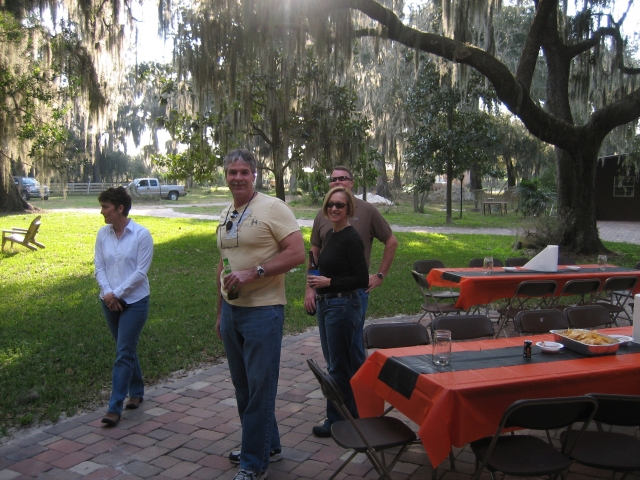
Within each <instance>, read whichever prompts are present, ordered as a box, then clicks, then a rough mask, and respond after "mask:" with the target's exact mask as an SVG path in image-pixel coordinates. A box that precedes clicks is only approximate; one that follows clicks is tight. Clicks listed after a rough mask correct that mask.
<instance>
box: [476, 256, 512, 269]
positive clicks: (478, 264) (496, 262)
mask: <svg viewBox="0 0 640 480" xmlns="http://www.w3.org/2000/svg"><path fill="white" fill-rule="evenodd" d="M483 266H484V257H483V258H472V259H471V260H469V267H471V268H482V267H483ZM493 266H494V267H504V264H503V263H502V260H500V259H499V258H496V257H493Z"/></svg>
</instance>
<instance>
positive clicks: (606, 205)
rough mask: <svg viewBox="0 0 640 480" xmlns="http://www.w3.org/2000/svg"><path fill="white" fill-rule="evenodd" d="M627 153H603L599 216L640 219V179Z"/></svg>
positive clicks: (597, 193)
mask: <svg viewBox="0 0 640 480" xmlns="http://www.w3.org/2000/svg"><path fill="white" fill-rule="evenodd" d="M625 157H626V155H625V154H621V155H610V156H608V157H600V158H599V159H598V166H597V170H596V189H595V192H594V193H595V199H596V220H616V221H624V222H640V181H639V178H638V175H637V173H636V169H635V168H634V166H633V165H631V166H629V165H625V164H624V159H625Z"/></svg>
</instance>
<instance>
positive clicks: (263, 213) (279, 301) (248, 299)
mask: <svg viewBox="0 0 640 480" xmlns="http://www.w3.org/2000/svg"><path fill="white" fill-rule="evenodd" d="M245 207H246V210H245ZM233 210H234V207H233V204H232V205H230V206H229V207H228V208H226V209H224V210H223V211H222V214H221V215H220V223H219V225H218V229H217V233H218V234H217V245H218V249H219V250H220V255H221V257H222V258H225V257H226V258H228V259H229V264H230V266H231V270H234V271H237V270H245V269H247V268H254V269H255V268H256V267H257V266H258V265H263V264H265V263H267V262H268V261H269V260H271V259H272V258H273V257H275V256H276V255H277V254H278V253H280V251H281V248H280V242H281V241H282V240H284V239H285V238H286V237H288V236H289V235H291V234H292V233H293V232H297V231H299V230H300V226H299V225H298V222H297V221H296V217H295V215H294V214H293V212H292V211H291V209H290V208H289V206H288V205H287V204H286V203H284V202H283V201H282V200H280V199H278V198H273V197H269V196H267V195H264V194H262V193H256V195H255V197H253V200H251V201H250V202H249V203H248V204H247V205H241V206H239V207H238V208H237V209H236V210H237V212H238V215H237V216H236V218H235V219H232V218H231V217H230V216H229V213H230V212H232V211H233ZM225 220H226V221H227V222H229V221H231V222H233V226H232V228H231V229H230V230H227V229H226V226H225V225H224V222H225ZM238 223H239V225H238ZM224 275H225V273H224V271H223V272H222V274H221V276H220V281H222V279H223V278H224ZM238 293H239V295H240V296H239V297H238V298H237V299H236V300H229V299H228V298H227V292H226V291H225V290H224V288H223V289H222V295H223V296H224V298H225V300H226V301H227V302H229V303H230V304H231V305H236V306H240V307H261V306H266V305H284V304H286V303H287V299H286V297H285V291H284V274H281V275H276V276H272V277H264V278H261V279H258V280H256V281H254V282H251V283H249V284H247V285H243V286H242V287H240V290H239V292H238Z"/></svg>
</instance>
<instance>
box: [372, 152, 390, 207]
mask: <svg viewBox="0 0 640 480" xmlns="http://www.w3.org/2000/svg"><path fill="white" fill-rule="evenodd" d="M376 166H377V167H378V172H380V175H378V180H377V183H376V194H377V195H380V196H381V197H384V198H391V190H389V178H388V177H387V166H386V165H385V162H384V160H383V161H382V165H376Z"/></svg>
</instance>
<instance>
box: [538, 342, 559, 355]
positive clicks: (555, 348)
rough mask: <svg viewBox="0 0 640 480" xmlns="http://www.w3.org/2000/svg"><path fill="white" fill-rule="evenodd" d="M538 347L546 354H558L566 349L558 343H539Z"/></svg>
mask: <svg viewBox="0 0 640 480" xmlns="http://www.w3.org/2000/svg"><path fill="white" fill-rule="evenodd" d="M536 345H537V346H538V347H540V349H541V350H542V351H543V352H545V353H558V352H559V351H560V349H561V348H563V347H564V345H562V344H561V343H558V342H538V343H536Z"/></svg>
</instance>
